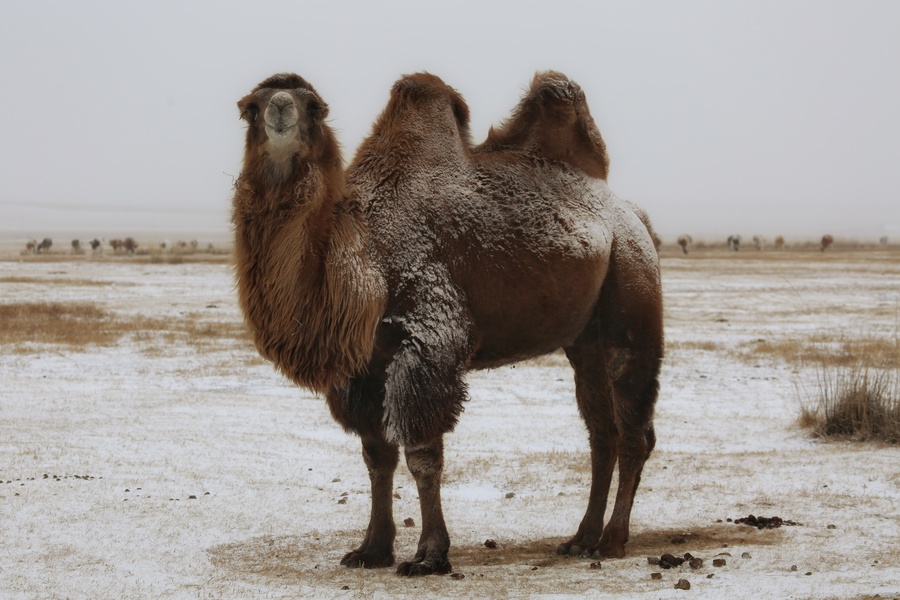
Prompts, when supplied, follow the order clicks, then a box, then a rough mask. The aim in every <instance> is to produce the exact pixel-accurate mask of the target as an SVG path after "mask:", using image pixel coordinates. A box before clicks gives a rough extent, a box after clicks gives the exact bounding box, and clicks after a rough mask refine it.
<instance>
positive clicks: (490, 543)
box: [484, 540, 497, 550]
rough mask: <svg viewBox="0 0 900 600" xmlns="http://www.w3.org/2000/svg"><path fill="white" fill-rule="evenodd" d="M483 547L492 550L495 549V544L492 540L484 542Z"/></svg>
mask: <svg viewBox="0 0 900 600" xmlns="http://www.w3.org/2000/svg"><path fill="white" fill-rule="evenodd" d="M484 547H485V548H490V549H491V550H493V549H494V548H496V547H497V542H495V541H494V540H484Z"/></svg>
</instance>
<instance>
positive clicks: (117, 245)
mask: <svg viewBox="0 0 900 600" xmlns="http://www.w3.org/2000/svg"><path fill="white" fill-rule="evenodd" d="M109 247H110V248H112V249H113V252H115V253H116V254H118V253H119V252H121V251H122V250H124V249H125V244H124V242H122V240H120V239H118V238H116V239H114V240H109Z"/></svg>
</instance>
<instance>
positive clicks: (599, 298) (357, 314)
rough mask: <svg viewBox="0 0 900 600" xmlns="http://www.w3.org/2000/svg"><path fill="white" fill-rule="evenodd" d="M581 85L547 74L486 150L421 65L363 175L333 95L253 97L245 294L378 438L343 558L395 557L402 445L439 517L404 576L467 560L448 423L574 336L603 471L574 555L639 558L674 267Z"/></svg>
mask: <svg viewBox="0 0 900 600" xmlns="http://www.w3.org/2000/svg"><path fill="white" fill-rule="evenodd" d="M568 83H570V82H568V80H564V81H557V78H554V77H550V78H549V81H548V79H547V78H540V77H536V78H535V81H533V82H532V87H531V89H530V90H529V92H528V93H526V95H525V97H524V98H523V99H522V101H521V103H520V104H519V105H518V106H517V107H516V109H515V110H514V111H513V113H512V116H511V117H510V118H509V119H508V120H507V121H505V122H504V123H503V124H502V125H501V126H500V127H499V128H497V129H495V130H492V132H491V134H490V136H489V138H488V140H487V141H486V142H485V144H483V145H482V146H480V147H478V148H472V147H471V143H470V138H469V109H468V106H467V105H466V103H465V101H464V100H463V98H462V96H460V95H459V94H458V93H457V92H456V91H455V90H453V89H452V88H450V87H449V86H447V85H446V84H445V83H444V82H443V81H441V80H440V79H439V78H437V77H435V76H433V75H429V74H424V73H420V74H415V75H411V76H406V77H404V78H402V79H400V80H399V81H398V82H397V83H396V84H395V85H394V86H393V88H392V90H391V93H390V97H389V100H388V103H387V106H386V107H385V109H384V111H383V112H382V113H381V115H380V116H379V117H378V118H377V119H376V121H375V123H374V125H373V128H372V132H371V134H370V135H369V137H368V138H366V140H365V141H364V142H363V143H362V145H361V146H360V148H359V150H358V151H357V153H356V156H355V158H354V160H353V161H352V163H351V164H350V165H349V167H347V168H346V169H345V168H344V166H343V160H342V157H341V151H340V148H339V146H338V143H337V140H336V137H335V134H334V132H333V130H332V129H331V128H330V127H329V126H328V124H327V123H326V121H325V119H326V117H327V115H328V105H327V104H326V103H325V102H324V100H322V98H321V97H320V96H319V94H318V93H317V92H316V90H315V89H314V88H313V86H312V85H310V84H309V83H308V82H307V81H306V80H304V79H303V78H302V77H300V76H298V75H294V74H279V75H274V76H272V77H270V78H268V79H266V80H264V81H263V82H261V83H260V84H259V85H257V86H256V87H255V88H254V89H253V90H252V91H251V92H250V94H248V95H247V96H245V97H244V98H243V99H241V100H240V101H239V102H238V108H239V111H240V115H241V118H242V119H244V120H245V121H246V123H247V132H246V141H245V146H244V159H243V169H242V172H241V175H240V177H239V178H238V180H237V181H236V183H235V194H234V199H233V207H232V221H233V223H234V227H235V278H236V283H237V289H238V299H239V304H240V306H241V310H242V312H243V315H244V319H245V321H246V322H247V324H248V326H249V329H250V331H251V333H252V337H253V340H254V343H255V345H256V348H257V349H258V351H259V352H260V354H262V355H263V356H264V357H266V358H268V359H269V360H271V361H272V362H273V363H274V364H275V365H276V367H277V368H278V369H279V370H280V371H281V372H282V373H283V374H284V375H285V376H287V377H288V378H290V379H291V380H292V381H294V382H295V383H297V384H299V385H301V386H303V387H306V388H308V389H311V390H314V391H317V392H320V393H322V394H324V396H325V401H326V404H327V405H328V407H329V409H330V411H331V414H332V416H333V417H334V418H335V419H336V420H337V421H338V423H340V424H341V425H342V426H343V427H344V428H345V430H347V431H348V432H352V433H355V434H357V435H358V436H359V437H360V438H361V442H362V454H363V460H364V462H365V464H366V466H367V468H368V471H369V477H370V483H371V492H372V496H371V499H372V504H371V513H370V518H369V524H368V527H367V529H366V533H365V537H364V539H363V541H362V543H361V544H360V546H359V547H358V548H356V549H355V550H352V551H351V552H349V553H347V554H346V555H345V556H344V558H343V559H342V561H341V563H342V564H344V565H346V566H349V567H365V568H377V567H389V566H391V565H393V564H394V548H393V546H394V539H395V535H396V526H395V523H394V518H393V508H392V506H393V505H392V502H393V499H392V494H393V477H394V472H395V470H396V467H397V465H398V463H399V459H400V449H401V447H402V449H403V452H404V454H405V459H406V464H407V466H408V468H409V470H410V472H411V473H412V475H413V477H414V479H415V481H416V486H417V489H418V493H419V499H420V505H421V511H422V515H421V516H422V530H421V535H420V538H419V544H418V547H417V550H416V553H415V556H414V557H413V559H412V560H410V561H407V562H403V563H401V564H400V565H399V566H398V569H397V572H398V573H399V574H400V575H405V576H412V575H428V574H445V573H449V572H451V571H452V566H451V564H450V561H449V558H448V554H449V548H450V535H449V532H448V530H447V526H446V523H445V521H444V517H443V511H442V505H441V490H440V486H441V473H442V469H443V436H444V435H445V434H447V433H449V432H451V431H452V430H453V429H454V426H455V425H456V423H457V420H458V418H459V416H460V413H461V412H462V411H463V404H464V402H465V400H466V399H467V392H466V383H465V380H464V376H465V373H466V372H467V371H469V370H473V369H484V368H491V367H497V366H500V365H504V364H510V363H513V362H516V361H520V360H523V359H527V358H530V357H535V356H539V355H542V354H546V353H550V352H553V351H555V350H557V349H559V348H562V349H563V350H564V351H565V353H566V355H567V356H568V359H569V361H570V363H571V364H572V367H573V369H574V371H575V395H576V401H577V403H578V406H579V409H580V412H581V414H582V416H583V417H584V419H585V422H586V424H587V429H588V439H589V443H590V448H591V462H592V480H593V481H592V485H591V487H590V494H589V499H588V506H587V510H586V512H585V515H584V518H583V519H582V521H581V524H580V525H579V527H578V530H577V532H576V533H575V535H574V536H573V537H571V538H570V539H568V541H566V542H564V543H562V544H560V546H559V548H558V549H557V551H558V552H559V553H562V554H570V555H579V556H614V557H622V556H624V555H625V544H626V542H627V541H628V530H629V521H630V515H631V508H632V505H633V502H634V496H635V492H636V490H637V487H638V484H639V482H640V475H641V471H642V469H643V465H644V463H645V462H646V460H647V458H648V456H649V455H650V452H651V451H652V449H653V447H654V444H655V439H656V438H655V434H654V429H653V424H652V416H653V408H654V404H655V401H656V396H657V393H658V386H659V383H658V381H659V369H660V365H661V360H662V353H663V335H662V331H663V330H662V297H661V289H660V276H659V262H658V258H657V255H656V252H655V250H654V247H653V242H652V239H651V235H650V231H651V230H650V229H649V228H648V224H649V222H648V221H646V216H645V215H643V213H642V212H638V211H637V210H635V207H634V206H633V205H631V204H630V203H627V202H625V201H622V200H620V199H619V198H618V197H617V196H615V195H614V194H613V193H612V192H611V191H610V189H609V187H608V185H607V183H606V174H607V169H608V164H609V163H608V158H607V156H606V152H605V147H604V146H603V140H602V138H601V137H600V134H599V131H597V129H596V126H595V125H594V122H593V119H592V118H591V117H590V113H589V112H588V110H587V104H586V102H585V100H584V96H583V93H581V91H580V88H577V86H574V85H571V86H570V85H567V84H568ZM645 221H646V223H647V224H645ZM617 461H618V469H619V486H618V492H617V494H616V501H615V505H614V508H613V512H612V515H611V517H610V519H609V522H608V523H607V524H606V526H605V527H604V515H605V509H606V502H607V496H608V494H609V488H610V482H611V478H612V473H613V470H614V467H615V465H616V462H617Z"/></svg>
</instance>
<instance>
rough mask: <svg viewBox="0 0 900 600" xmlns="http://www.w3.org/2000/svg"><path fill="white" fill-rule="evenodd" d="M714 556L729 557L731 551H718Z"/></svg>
mask: <svg viewBox="0 0 900 600" xmlns="http://www.w3.org/2000/svg"><path fill="white" fill-rule="evenodd" d="M716 556H727V557H728V558H731V552H719V553H718V554H716Z"/></svg>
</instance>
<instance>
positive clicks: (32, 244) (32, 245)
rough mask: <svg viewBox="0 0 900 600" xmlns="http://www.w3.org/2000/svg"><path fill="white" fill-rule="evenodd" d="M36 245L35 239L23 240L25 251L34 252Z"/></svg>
mask: <svg viewBox="0 0 900 600" xmlns="http://www.w3.org/2000/svg"><path fill="white" fill-rule="evenodd" d="M37 247H38V242H37V240H28V241H27V242H25V253H26V254H34V253H35V252H37Z"/></svg>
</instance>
